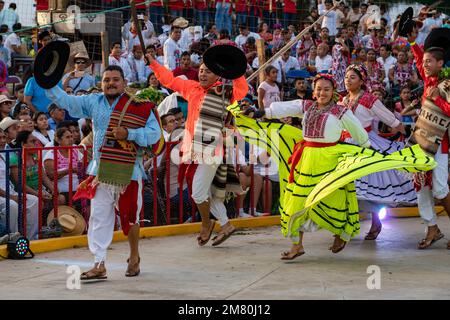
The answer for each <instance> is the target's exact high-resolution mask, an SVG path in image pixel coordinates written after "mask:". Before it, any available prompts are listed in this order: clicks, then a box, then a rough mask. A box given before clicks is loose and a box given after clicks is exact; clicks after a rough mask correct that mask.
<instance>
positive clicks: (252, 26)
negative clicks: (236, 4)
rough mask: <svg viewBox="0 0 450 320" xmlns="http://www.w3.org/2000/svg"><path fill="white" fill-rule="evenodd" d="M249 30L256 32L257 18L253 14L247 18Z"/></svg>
mask: <svg viewBox="0 0 450 320" xmlns="http://www.w3.org/2000/svg"><path fill="white" fill-rule="evenodd" d="M247 21H248V27H249V30H250V31H252V32H258V17H257V16H256V15H254V14H249V15H248V17H247Z"/></svg>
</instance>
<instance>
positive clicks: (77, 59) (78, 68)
mask: <svg viewBox="0 0 450 320" xmlns="http://www.w3.org/2000/svg"><path fill="white" fill-rule="evenodd" d="M91 64H92V62H91V59H90V58H89V56H88V55H87V54H86V53H84V52H80V53H77V54H76V55H75V56H74V57H73V60H72V65H73V71H71V72H69V73H67V74H66V75H65V76H64V77H63V89H64V90H66V89H67V87H71V88H73V93H74V94H76V93H77V92H78V91H79V90H89V89H90V88H92V87H95V78H94V77H93V76H92V75H91V74H90V73H89V72H88V70H87V68H89V67H90V66H91Z"/></svg>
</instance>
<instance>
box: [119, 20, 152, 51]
mask: <svg viewBox="0 0 450 320" xmlns="http://www.w3.org/2000/svg"><path fill="white" fill-rule="evenodd" d="M139 22H140V26H141V31H142V32H141V33H142V38H143V39H144V44H145V45H148V44H150V39H151V38H152V36H153V34H154V29H153V24H152V23H151V22H150V21H147V22H145V23H144V20H139ZM122 38H123V40H124V42H125V44H126V49H127V53H128V54H131V52H132V51H133V47H134V46H137V45H140V44H141V43H140V41H139V37H138V34H137V28H136V24H135V23H134V22H127V23H126V24H125V26H124V30H123V34H122Z"/></svg>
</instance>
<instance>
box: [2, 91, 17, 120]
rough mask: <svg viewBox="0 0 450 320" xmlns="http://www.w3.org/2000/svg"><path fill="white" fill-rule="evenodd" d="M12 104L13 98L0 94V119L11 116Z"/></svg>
mask: <svg viewBox="0 0 450 320" xmlns="http://www.w3.org/2000/svg"><path fill="white" fill-rule="evenodd" d="M13 104H14V100H12V99H10V98H8V97H7V96H5V95H3V94H2V95H0V121H1V120H3V119H4V118H6V117H10V116H11V110H12V107H13Z"/></svg>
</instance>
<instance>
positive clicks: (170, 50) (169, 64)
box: [163, 26, 182, 71]
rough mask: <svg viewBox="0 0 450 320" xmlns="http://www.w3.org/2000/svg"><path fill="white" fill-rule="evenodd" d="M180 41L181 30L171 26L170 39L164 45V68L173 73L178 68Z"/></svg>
mask: <svg viewBox="0 0 450 320" xmlns="http://www.w3.org/2000/svg"><path fill="white" fill-rule="evenodd" d="M180 39H181V28H180V27H176V26H172V27H171V29H170V37H169V39H167V41H166V42H165V43H164V49H163V50H164V66H165V67H166V68H167V69H169V70H171V71H173V70H174V69H175V68H176V67H179V66H180V58H181V53H182V51H181V48H180V47H179V45H178V41H179V40H180Z"/></svg>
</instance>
